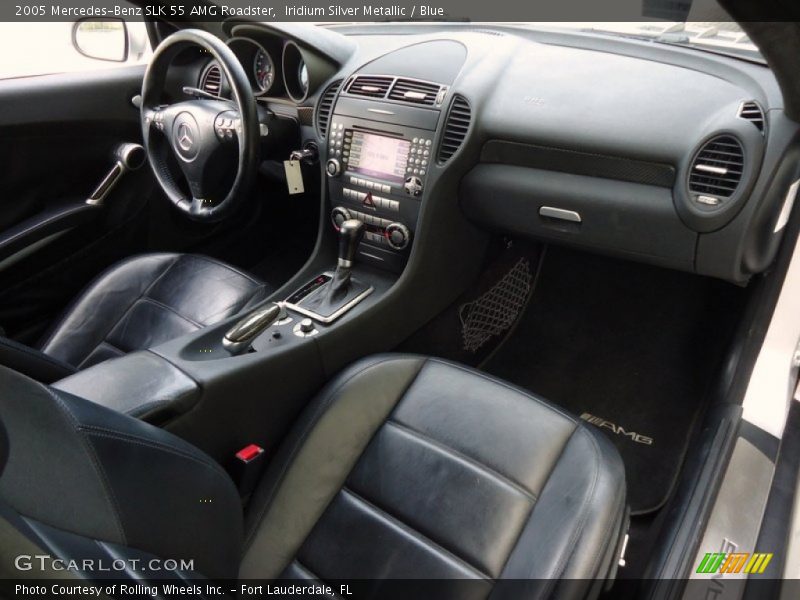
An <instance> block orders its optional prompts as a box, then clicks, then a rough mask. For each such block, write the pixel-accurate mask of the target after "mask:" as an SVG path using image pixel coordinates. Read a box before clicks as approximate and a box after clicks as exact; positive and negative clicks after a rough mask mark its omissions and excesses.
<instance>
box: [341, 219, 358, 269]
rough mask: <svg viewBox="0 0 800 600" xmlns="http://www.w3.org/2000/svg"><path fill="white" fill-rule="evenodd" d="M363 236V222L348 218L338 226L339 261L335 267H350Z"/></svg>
mask: <svg viewBox="0 0 800 600" xmlns="http://www.w3.org/2000/svg"><path fill="white" fill-rule="evenodd" d="M363 237H364V223H362V222H361V221H359V220H358V219H348V220H347V221H345V222H344V223H342V224H341V226H340V227H339V263H338V265H337V267H340V268H345V269H351V268H352V267H353V260H354V259H355V257H356V250H358V245H359V244H360V243H361V239H362V238H363Z"/></svg>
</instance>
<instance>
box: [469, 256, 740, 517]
mask: <svg viewBox="0 0 800 600" xmlns="http://www.w3.org/2000/svg"><path fill="white" fill-rule="evenodd" d="M743 295H744V292H743V290H742V289H740V288H737V287H735V286H733V285H730V284H727V283H724V282H721V281H717V280H712V279H707V278H701V277H697V276H693V275H689V274H685V273H681V272H678V271H671V270H665V269H658V268H653V267H648V266H644V265H639V264H636V263H631V262H627V261H618V260H614V259H609V258H604V257H599V256H594V255H590V254H585V253H579V252H574V251H571V250H565V249H561V248H553V247H550V248H548V249H547V255H546V257H545V258H544V260H543V263H542V268H541V272H540V274H539V280H538V283H537V286H536V290H535V293H534V294H533V296H532V298H531V300H530V302H529V304H528V308H527V310H526V312H525V314H524V316H523V317H522V319H521V320H520V322H519V323H518V324H517V326H516V329H515V331H514V333H513V334H512V335H511V336H509V338H508V339H507V340H506V341H505V343H504V344H503V345H502V346H501V347H500V348H499V350H498V351H497V352H496V353H495V354H494V355H493V356H492V357H491V359H490V360H489V361H488V362H487V364H486V366H485V370H487V371H488V372H490V373H493V374H495V375H497V376H498V377H501V378H503V379H506V380H508V381H511V382H513V383H516V384H517V385H520V386H522V387H524V388H527V389H529V390H531V391H533V392H535V393H537V394H538V395H541V396H542V397H544V398H547V399H548V400H550V401H552V402H554V403H556V404H558V405H560V406H563V407H564V408H566V409H567V410H570V411H571V412H573V413H574V414H576V415H579V416H582V417H583V418H584V419H585V420H586V421H587V422H589V423H591V424H592V425H593V426H595V427H598V428H600V429H601V430H602V431H603V432H604V433H606V434H607V435H608V437H609V438H610V439H611V440H612V441H613V442H614V444H615V445H616V446H617V448H618V449H619V451H620V453H621V455H622V458H623V461H624V462H625V468H626V474H627V482H628V497H629V503H630V506H631V510H632V512H633V513H634V514H642V513H647V512H650V511H653V510H656V509H658V508H659V507H660V506H661V505H662V504H663V503H664V502H665V500H666V499H667V497H668V495H669V492H670V490H671V489H672V486H673V485H674V483H675V480H676V478H677V475H678V472H679V470H680V466H681V463H682V461H683V457H684V454H685V452H686V448H687V446H688V442H689V436H690V433H691V429H692V426H693V424H694V422H695V420H696V419H697V417H698V416H699V415H700V413H701V411H702V409H703V405H704V402H703V399H704V396H705V394H706V391H707V389H708V387H709V385H710V382H711V381H712V378H713V377H714V376H715V375H716V374H717V373H718V367H719V365H720V362H721V359H722V354H723V352H724V350H725V348H726V346H727V343H728V341H729V340H730V338H731V335H732V332H733V326H734V323H735V321H736V319H737V317H738V315H739V314H740V309H741V306H742V301H743Z"/></svg>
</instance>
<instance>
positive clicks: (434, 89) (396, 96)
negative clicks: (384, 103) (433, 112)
mask: <svg viewBox="0 0 800 600" xmlns="http://www.w3.org/2000/svg"><path fill="white" fill-rule="evenodd" d="M441 90H442V86H440V85H439V84H438V83H426V82H424V81H417V80H415V79H398V80H397V81H395V82H394V85H393V86H392V91H390V92H389V100H400V101H401V102H411V103H413V104H422V105H423V106H433V105H434V104H437V101H436V99H437V97H438V96H439V92H440V91H441ZM440 102H441V101H440Z"/></svg>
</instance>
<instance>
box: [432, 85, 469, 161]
mask: <svg viewBox="0 0 800 600" xmlns="http://www.w3.org/2000/svg"><path fill="white" fill-rule="evenodd" d="M471 119H472V110H471V109H470V107H469V103H468V102H467V99H466V98H464V97H463V96H460V95H456V96H455V97H454V98H453V104H452V105H451V106H450V111H449V112H448V113H447V120H446V121H445V125H444V132H443V133H442V141H441V143H440V145H439V154H438V156H437V160H438V161H439V163H440V164H443V163H445V162H447V161H448V160H450V157H451V156H453V154H455V153H456V152H457V151H458V149H459V148H460V147H461V144H462V142H463V141H464V138H465V137H467V131H469V123H470V120H471Z"/></svg>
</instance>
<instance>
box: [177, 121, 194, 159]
mask: <svg viewBox="0 0 800 600" xmlns="http://www.w3.org/2000/svg"><path fill="white" fill-rule="evenodd" d="M193 144H194V140H193V139H192V128H191V127H189V124H188V123H181V124H180V125H179V126H178V146H180V147H181V150H184V151H185V152H188V151H189V150H191V149H192V145H193Z"/></svg>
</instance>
